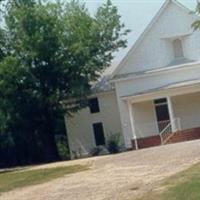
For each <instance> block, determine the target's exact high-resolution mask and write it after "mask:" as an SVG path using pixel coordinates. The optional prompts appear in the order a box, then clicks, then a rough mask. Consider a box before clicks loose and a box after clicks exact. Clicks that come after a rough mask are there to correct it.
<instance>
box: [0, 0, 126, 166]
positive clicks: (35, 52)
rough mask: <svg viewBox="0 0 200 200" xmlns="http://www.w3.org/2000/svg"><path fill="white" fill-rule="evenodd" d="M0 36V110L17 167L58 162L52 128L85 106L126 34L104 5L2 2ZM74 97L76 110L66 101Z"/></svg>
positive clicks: (111, 9)
mask: <svg viewBox="0 0 200 200" xmlns="http://www.w3.org/2000/svg"><path fill="white" fill-rule="evenodd" d="M6 2H7V3H6V5H5V13H4V21H5V26H4V27H2V28H1V30H2V31H1V32H2V34H1V32H0V37H1V38H2V39H0V56H1V57H0V58H1V62H0V95H1V96H0V112H1V113H2V114H1V115H0V116H1V119H3V120H2V121H3V124H2V125H1V126H2V131H1V132H6V133H10V134H12V136H13V141H14V144H15V146H16V149H17V150H16V160H17V162H18V163H20V162H22V163H20V164H23V163H26V162H28V163H32V162H41V161H54V160H58V159H59V156H58V152H57V147H56V142H55V134H56V132H57V130H58V129H57V128H58V127H57V124H58V123H57V122H58V120H60V119H63V115H64V114H65V113H67V114H70V113H72V112H76V111H78V110H79V109H80V108H82V107H83V106H85V102H86V100H87V96H88V95H89V94H90V92H91V86H92V83H93V82H95V81H97V80H98V78H99V76H100V73H101V72H102V71H103V70H104V69H105V68H106V67H108V66H109V65H110V62H111V61H112V59H113V53H114V52H116V51H118V50H119V49H120V48H124V47H126V42H127V41H126V39H125V36H126V35H127V33H128V32H129V30H126V29H125V28H124V24H123V23H121V21H120V15H119V14H118V11H117V8H116V7H115V6H113V5H112V3H111V2H110V1H107V3H106V4H104V5H102V6H101V7H99V8H98V9H97V12H96V14H95V16H91V15H90V13H89V12H88V10H87V8H86V7H85V5H84V4H83V3H80V2H79V1H76V0H73V1H70V2H68V3H61V2H59V1H58V2H56V3H52V2H46V1H41V0H8V1H6ZM1 35H2V36H1ZM70 99H76V100H77V101H76V104H74V106H70V107H69V106H66V105H65V102H67V101H68V100H70Z"/></svg>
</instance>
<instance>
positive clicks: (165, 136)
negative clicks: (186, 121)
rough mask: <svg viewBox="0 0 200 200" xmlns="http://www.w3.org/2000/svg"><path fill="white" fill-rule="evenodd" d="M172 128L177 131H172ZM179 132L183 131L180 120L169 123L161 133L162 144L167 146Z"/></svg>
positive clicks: (176, 119)
mask: <svg viewBox="0 0 200 200" xmlns="http://www.w3.org/2000/svg"><path fill="white" fill-rule="evenodd" d="M172 127H173V129H175V130H172ZM179 130H181V123H180V118H175V119H174V120H172V121H171V122H170V121H169V122H168V124H167V125H166V126H165V128H163V130H162V131H161V132H160V139H161V144H165V143H166V142H167V141H169V139H170V138H171V137H172V136H173V135H174V134H175V132H176V131H179Z"/></svg>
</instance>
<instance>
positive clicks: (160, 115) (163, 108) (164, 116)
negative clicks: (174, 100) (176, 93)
mask: <svg viewBox="0 0 200 200" xmlns="http://www.w3.org/2000/svg"><path fill="white" fill-rule="evenodd" d="M156 116H157V120H158V122H160V121H166V120H169V111H168V106H167V104H164V105H159V106H156Z"/></svg>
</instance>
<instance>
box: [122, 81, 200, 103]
mask: <svg viewBox="0 0 200 200" xmlns="http://www.w3.org/2000/svg"><path fill="white" fill-rule="evenodd" d="M198 91H200V79H193V80H188V81H181V82H176V83H172V84H167V85H164V86H161V87H158V88H152V89H149V90H145V91H142V92H137V93H134V94H130V95H127V96H121V99H123V100H128V101H132V102H140V101H146V100H152V99H156V98H163V97H166V96H177V95H182V94H189V93H194V92H198Z"/></svg>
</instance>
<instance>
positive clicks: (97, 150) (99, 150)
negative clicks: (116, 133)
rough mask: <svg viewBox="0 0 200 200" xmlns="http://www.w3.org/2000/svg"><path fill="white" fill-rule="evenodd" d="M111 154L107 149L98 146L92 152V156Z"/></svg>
mask: <svg viewBox="0 0 200 200" xmlns="http://www.w3.org/2000/svg"><path fill="white" fill-rule="evenodd" d="M107 154H109V152H108V150H107V148H106V147H105V146H102V145H100V146H96V147H94V148H93V149H92V150H91V151H90V155H91V156H101V155H107Z"/></svg>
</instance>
